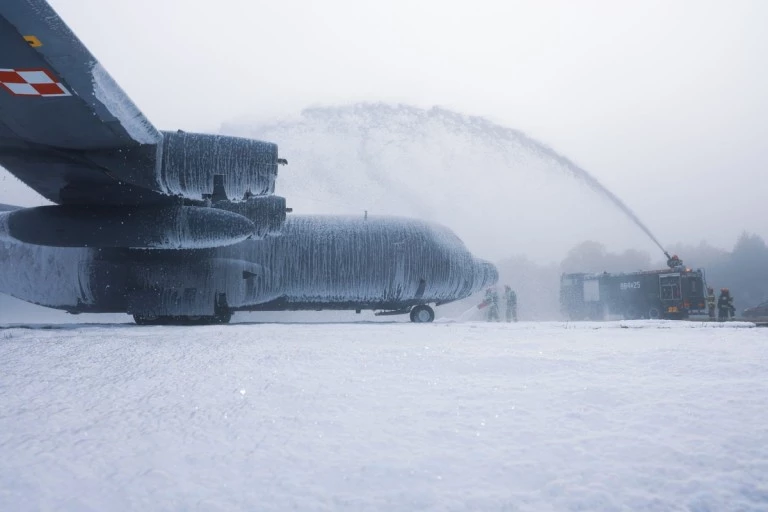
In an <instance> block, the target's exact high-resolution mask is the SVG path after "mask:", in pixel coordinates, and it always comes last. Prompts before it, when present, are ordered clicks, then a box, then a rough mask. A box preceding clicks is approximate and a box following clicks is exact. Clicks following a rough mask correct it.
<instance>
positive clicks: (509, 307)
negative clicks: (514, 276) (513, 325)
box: [504, 285, 517, 322]
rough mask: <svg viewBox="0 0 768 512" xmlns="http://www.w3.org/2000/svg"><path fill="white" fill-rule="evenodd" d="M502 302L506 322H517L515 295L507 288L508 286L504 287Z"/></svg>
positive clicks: (513, 291)
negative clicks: (503, 303)
mask: <svg viewBox="0 0 768 512" xmlns="http://www.w3.org/2000/svg"><path fill="white" fill-rule="evenodd" d="M504 302H505V306H506V308H505V309H504V313H505V315H504V318H505V320H506V321H507V322H511V321H513V320H514V321H515V322H517V294H516V293H515V290H513V289H512V288H510V287H509V285H504Z"/></svg>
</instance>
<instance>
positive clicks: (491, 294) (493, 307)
mask: <svg viewBox="0 0 768 512" xmlns="http://www.w3.org/2000/svg"><path fill="white" fill-rule="evenodd" d="M485 303H486V304H487V305H488V313H487V315H488V316H487V317H486V319H487V320H488V321H489V322H498V321H499V293H498V292H497V291H496V288H495V287H493V286H491V287H490V288H488V289H487V290H485Z"/></svg>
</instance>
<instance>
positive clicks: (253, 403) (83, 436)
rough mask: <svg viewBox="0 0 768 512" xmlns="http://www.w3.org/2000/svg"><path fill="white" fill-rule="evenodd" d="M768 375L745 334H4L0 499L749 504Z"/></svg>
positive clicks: (181, 503)
mask: <svg viewBox="0 0 768 512" xmlns="http://www.w3.org/2000/svg"><path fill="white" fill-rule="evenodd" d="M674 325H675V326H682V325H684V324H674ZM767 371H768V344H766V343H765V333H764V332H763V331H762V330H760V329H697V328H678V327H672V328H670V329H619V328H615V329H570V328H569V329H564V328H563V327H562V326H560V327H554V326H552V327H550V326H548V325H543V326H542V325H537V326H531V328H527V327H526V326H522V325H516V326H513V325H506V324H480V323H476V324H463V325H456V324H443V325H399V324H384V325H373V324H358V325H327V324H325V325H323V324H321V325H317V324H313V325H270V324H263V325H257V326H248V325H246V326H242V325H241V326H237V325H235V326H228V327H222V326H217V327H205V328H186V329H185V328H168V327H157V328H135V327H134V328H130V327H122V328H102V327H91V328H87V329H72V330H63V331H48V330H22V329H7V330H2V331H0V387H2V390H3V391H4V392H3V393H2V397H3V398H2V407H0V453H2V457H0V510H30V509H44V510H84V509H88V510H157V509H174V510H265V511H271V510H275V511H278V510H279V511H284V510H354V511H360V510H427V511H431V510H434V511H437V510H457V511H461V510H515V511H523V512H526V511H541V510H590V511H602V510H605V511H608V510H611V511H612V510H753V511H757V510H763V509H764V508H765V504H766V503H768V490H766V487H765V475H766V469H767V467H766V460H768V431H767V430H766V428H765V425H766V423H768V412H767V409H766V407H765V397H766V396H768V380H766V379H765V375H766V372H767Z"/></svg>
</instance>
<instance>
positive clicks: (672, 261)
mask: <svg viewBox="0 0 768 512" xmlns="http://www.w3.org/2000/svg"><path fill="white" fill-rule="evenodd" d="M667 266H668V267H669V268H677V267H681V266H683V260H681V259H680V257H679V256H678V255H677V254H673V255H672V256H670V257H669V259H667Z"/></svg>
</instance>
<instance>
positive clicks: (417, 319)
mask: <svg viewBox="0 0 768 512" xmlns="http://www.w3.org/2000/svg"><path fill="white" fill-rule="evenodd" d="M434 319H435V310H434V309H432V308H431V307H429V306H427V305H426V304H421V305H419V306H414V307H413V309H411V322H414V323H417V324H423V323H429V322H431V321H432V320H434Z"/></svg>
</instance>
